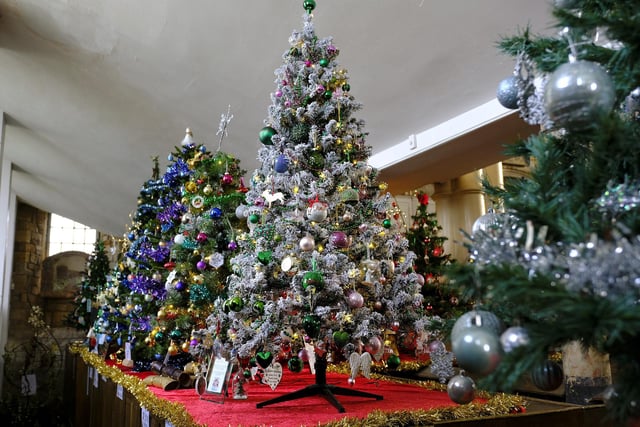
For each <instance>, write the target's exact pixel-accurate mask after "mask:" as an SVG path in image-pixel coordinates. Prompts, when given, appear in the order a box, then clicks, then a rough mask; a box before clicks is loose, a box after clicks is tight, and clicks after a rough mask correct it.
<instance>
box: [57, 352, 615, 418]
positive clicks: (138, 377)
mask: <svg viewBox="0 0 640 427" xmlns="http://www.w3.org/2000/svg"><path fill="white" fill-rule="evenodd" d="M307 371H308V370H307ZM150 374H151V373H133V372H130V371H128V370H127V369H126V368H122V367H121V366H119V365H110V364H108V363H105V362H104V361H103V360H102V359H101V358H100V357H99V356H98V355H96V354H92V353H89V352H88V351H87V350H86V349H85V348H81V347H79V346H75V347H72V348H71V349H70V350H69V352H68V353H67V359H66V369H65V403H66V405H67V407H68V409H69V410H70V411H72V413H73V417H72V418H73V420H74V425H75V426H92V427H94V426H95V427H102V426H114V427H115V426H118V427H122V426H124V427H129V426H136V427H137V426H143V427H146V426H147V425H148V426H150V427H165V426H171V425H173V426H175V427H182V426H185V427H190V426H201V425H207V426H239V425H242V426H284V427H289V426H291V427H293V426H305V425H314V426H316V425H322V426H339V425H340V426H355V425H363V426H364V425H366V426H386V425H389V424H391V423H392V422H394V423H395V424H396V425H434V424H437V425H438V426H440V425H443V426H445V425H447V426H462V425H474V426H475V425H487V426H488V425H500V426H511V425H518V426H519V427H521V426H534V425H542V424H539V423H544V424H545V426H552V425H556V424H553V423H551V424H550V423H549V420H552V417H553V416H555V417H558V415H559V414H560V413H561V412H562V413H563V417H564V418H562V420H563V424H557V425H566V426H572V425H575V426H578V425H580V426H601V425H605V424H603V423H601V422H600V420H601V419H602V414H603V413H604V411H603V408H601V407H575V406H574V405H566V404H551V403H550V405H552V406H553V405H555V408H552V409H556V410H557V411H556V412H557V413H556V414H553V413H552V412H553V411H547V412H548V413H542V412H541V413H538V414H532V413H531V411H530V410H529V408H527V410H526V411H524V405H525V404H526V403H525V399H523V398H522V397H520V396H513V395H505V394H497V395H488V394H485V393H478V394H479V396H480V397H479V398H478V399H477V400H475V401H474V402H472V403H470V404H467V405H457V404H455V403H453V402H452V401H451V400H450V399H449V397H448V395H447V393H446V391H445V389H444V386H443V385H441V384H437V383H433V382H416V381H411V380H399V379H393V378H388V377H382V376H376V377H375V378H372V379H371V380H367V379H366V378H362V377H360V378H358V379H357V380H356V386H355V388H356V389H358V390H362V391H366V392H371V393H376V394H380V395H382V396H383V397H384V399H383V400H379V401H378V400H371V399H364V398H361V397H351V396H341V397H340V401H341V403H342V405H343V406H344V407H345V409H346V412H345V413H339V412H337V411H336V410H335V408H334V407H333V406H332V405H331V404H330V403H328V402H327V401H326V400H324V399H323V398H322V397H309V398H305V399H301V400H297V401H292V402H282V403H278V404H274V405H270V406H268V407H264V408H256V405H257V404H258V403H260V402H263V401H266V400H269V399H273V398H274V397H277V396H279V395H283V394H285V393H287V392H291V391H293V390H297V389H300V388H301V387H304V386H306V385H308V384H310V383H312V382H313V376H312V375H311V374H309V373H308V372H307V373H304V372H303V373H301V374H293V373H289V372H286V373H285V375H284V376H283V378H282V381H281V382H280V384H279V385H278V387H277V388H276V389H275V390H271V388H270V387H268V386H266V385H263V384H258V383H257V382H251V383H250V384H249V385H248V387H247V392H248V395H249V398H248V399H246V400H233V399H230V398H229V399H227V400H226V401H225V402H224V403H222V404H221V403H214V402H211V401H207V400H202V399H200V397H199V396H198V395H197V393H196V392H195V390H194V389H180V390H174V391H164V390H162V389H160V388H156V387H148V386H146V385H145V384H144V383H143V382H142V378H144V377H145V376H146V375H150ZM327 382H328V383H331V384H339V385H342V386H346V384H347V376H346V375H344V374H342V373H333V372H329V373H327ZM534 406H535V405H534ZM545 414H547V418H546V421H545V420H543V419H542V418H540V417H542V416H544V415H545ZM535 416H537V419H536V420H535V423H534V424H531V423H529V424H527V421H529V422H531V421H533V420H534V418H532V417H535ZM567 416H568V418H567ZM498 419H500V420H501V423H500V424H493V423H495V422H496V421H497V420H498ZM567 419H575V421H576V423H573V424H571V423H567ZM483 420H486V421H492V423H490V424H478V423H479V422H482V421H483ZM510 420H513V421H514V423H513V424H510ZM469 421H473V424H470V423H469ZM465 423H466V424H465Z"/></svg>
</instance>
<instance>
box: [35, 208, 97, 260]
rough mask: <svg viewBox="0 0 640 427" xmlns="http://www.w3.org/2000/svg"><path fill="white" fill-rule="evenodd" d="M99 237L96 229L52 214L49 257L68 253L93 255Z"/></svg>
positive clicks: (48, 248)
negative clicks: (77, 252) (75, 252)
mask: <svg viewBox="0 0 640 427" xmlns="http://www.w3.org/2000/svg"><path fill="white" fill-rule="evenodd" d="M97 237H98V233H97V232H96V230H95V229H93V228H90V227H87V226H86V225H84V224H80V223H79V222H75V221H73V220H71V219H69V218H65V217H63V216H60V215H57V214H54V213H52V214H51V217H50V220H49V239H48V247H47V256H51V255H55V254H57V253H60V252H66V251H81V252H86V253H87V254H91V252H93V249H94V245H95V242H96V239H97Z"/></svg>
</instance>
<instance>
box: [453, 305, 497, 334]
mask: <svg viewBox="0 0 640 427" xmlns="http://www.w3.org/2000/svg"><path fill="white" fill-rule="evenodd" d="M469 327H480V328H486V329H488V330H490V331H491V332H492V333H494V334H495V335H497V336H500V335H501V334H502V331H504V324H503V323H502V320H500V318H499V317H498V316H496V315H495V314H493V313H491V312H490V311H486V310H471V311H468V312H466V313H465V314H463V315H462V316H460V317H459V318H458V320H456V322H455V323H454V324H453V328H452V329H451V341H453V340H455V339H456V338H457V337H458V335H460V333H461V332H463V331H464V330H466V329H467V328H469Z"/></svg>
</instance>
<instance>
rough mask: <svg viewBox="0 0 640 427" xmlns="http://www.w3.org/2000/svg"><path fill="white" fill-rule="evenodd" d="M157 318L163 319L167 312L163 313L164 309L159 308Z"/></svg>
mask: <svg viewBox="0 0 640 427" xmlns="http://www.w3.org/2000/svg"><path fill="white" fill-rule="evenodd" d="M157 317H158V320H164V318H165V317H167V313H165V311H164V310H162V309H160V310H158V315H157Z"/></svg>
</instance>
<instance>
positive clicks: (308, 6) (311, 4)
mask: <svg viewBox="0 0 640 427" xmlns="http://www.w3.org/2000/svg"><path fill="white" fill-rule="evenodd" d="M302 7H303V8H304V10H306V11H307V13H311V12H312V11H313V9H315V8H316V1H315V0H304V1H303V2H302Z"/></svg>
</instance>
